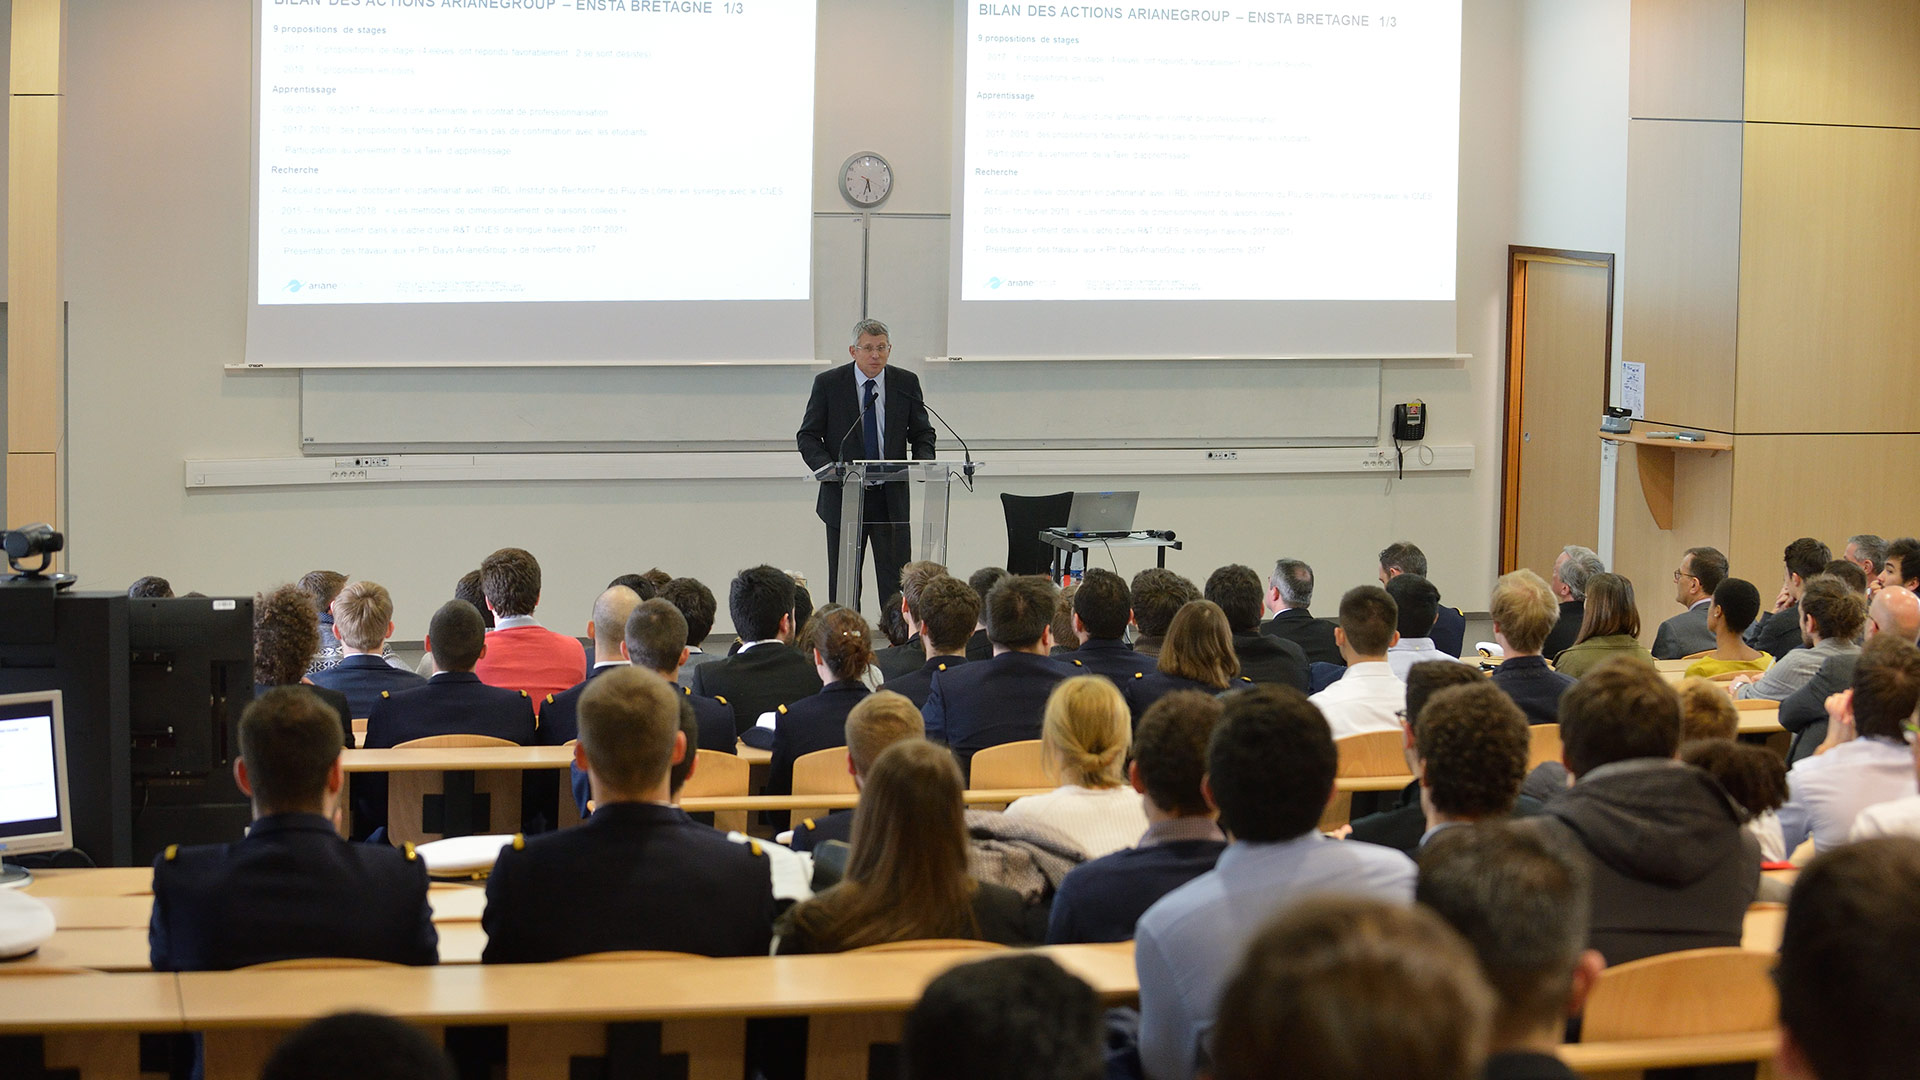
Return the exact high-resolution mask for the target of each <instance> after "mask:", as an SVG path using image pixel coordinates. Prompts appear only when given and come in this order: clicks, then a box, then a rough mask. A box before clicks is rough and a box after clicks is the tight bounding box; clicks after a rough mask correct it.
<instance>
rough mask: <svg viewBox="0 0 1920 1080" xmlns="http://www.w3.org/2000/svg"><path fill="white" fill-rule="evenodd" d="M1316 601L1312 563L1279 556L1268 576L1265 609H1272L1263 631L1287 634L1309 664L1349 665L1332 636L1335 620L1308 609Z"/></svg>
mask: <svg viewBox="0 0 1920 1080" xmlns="http://www.w3.org/2000/svg"><path fill="white" fill-rule="evenodd" d="M1312 603H1313V567H1311V566H1308V565H1307V564H1306V563H1304V562H1301V561H1300V560H1299V559H1280V560H1278V561H1277V562H1275V563H1274V564H1273V576H1271V577H1269V578H1268V579H1267V597H1266V605H1265V606H1266V609H1267V610H1268V611H1270V612H1272V613H1273V618H1271V619H1268V620H1267V621H1266V622H1265V623H1263V624H1262V625H1261V627H1260V632H1261V633H1263V634H1268V635H1271V636H1273V637H1277V638H1286V639H1287V640H1288V641H1291V642H1293V643H1294V644H1295V645H1298V646H1300V649H1301V651H1302V652H1304V653H1306V654H1307V663H1308V664H1332V665H1333V666H1335V667H1345V666H1347V661H1346V658H1345V657H1343V656H1341V655H1340V646H1339V645H1338V644H1336V643H1335V642H1334V640H1333V620H1332V619H1316V618H1314V617H1313V613H1312V612H1310V611H1308V610H1307V607H1308V605H1310V604H1312Z"/></svg>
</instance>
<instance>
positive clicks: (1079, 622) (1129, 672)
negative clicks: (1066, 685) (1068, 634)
mask: <svg viewBox="0 0 1920 1080" xmlns="http://www.w3.org/2000/svg"><path fill="white" fill-rule="evenodd" d="M1132 614H1133V594H1132V593H1131V592H1129V591H1128V589H1127V580H1126V579H1125V578H1123V577H1121V576H1120V575H1119V574H1116V573H1114V572H1113V571H1111V570H1102V569H1100V568H1099V567H1097V566H1096V567H1094V568H1093V569H1091V570H1088V571H1087V576H1086V577H1084V578H1082V579H1081V581H1080V587H1079V588H1078V589H1077V590H1075V591H1074V594H1073V603H1072V606H1071V607H1070V608H1069V609H1068V612H1067V618H1068V619H1069V620H1071V621H1072V623H1073V632H1074V633H1075V634H1076V635H1078V636H1079V638H1080V647H1079V648H1077V649H1075V650H1074V652H1073V658H1074V659H1075V660H1078V661H1080V664H1081V666H1082V667H1083V668H1084V669H1085V670H1087V671H1089V672H1092V673H1093V674H1095V675H1105V676H1106V677H1107V678H1109V679H1112V680H1113V682H1114V684H1115V685H1118V686H1125V685H1126V684H1127V680H1129V679H1131V678H1133V676H1134V673H1135V672H1146V671H1152V670H1153V669H1154V662H1153V661H1154V658H1153V657H1151V656H1148V655H1147V654H1145V653H1142V652H1136V651H1135V650H1134V648H1133V646H1131V645H1129V644H1127V641H1126V638H1127V620H1128V619H1129V618H1131V617H1132Z"/></svg>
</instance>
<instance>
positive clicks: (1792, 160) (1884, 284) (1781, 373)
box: [1629, 124, 1920, 433]
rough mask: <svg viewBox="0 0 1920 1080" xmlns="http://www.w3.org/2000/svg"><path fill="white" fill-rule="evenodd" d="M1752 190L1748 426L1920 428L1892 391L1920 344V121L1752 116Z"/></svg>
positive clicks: (1743, 293)
mask: <svg viewBox="0 0 1920 1080" xmlns="http://www.w3.org/2000/svg"><path fill="white" fill-rule="evenodd" d="M1743 187H1744V192H1743V194H1742V197H1741V211H1740V218H1741V244H1740V330H1739V334H1740V337H1739V340H1740V355H1739V377H1738V381H1737V387H1736V393H1735V400H1736V401H1737V402H1738V406H1739V407H1738V411H1737V416H1736V423H1737V424H1738V427H1737V430H1739V431H1741V432H1744V433H1767V432H1806V431H1881V432H1885V431H1916V430H1920V413H1916V412H1915V411H1914V407H1913V400H1912V397H1911V395H1909V394H1903V393H1887V392H1883V389H1884V388H1887V387H1900V386H1905V385H1906V384H1907V383H1908V382H1909V381H1910V380H1911V379H1912V374H1913V365H1914V343H1915V341H1920V303H1915V302H1914V283H1915V282H1916V281H1920V131H1910V130H1899V129H1887V128H1836V127H1811V126H1802V125H1781V124H1749V125H1747V140H1746V169H1745V183H1744V185H1743ZM1629 326H1631V323H1629ZM1629 359H1631V357H1629ZM1828 373H1835V374H1837V375H1838V376H1839V377H1840V378H1841V379H1843V380H1844V382H1842V383H1836V384H1835V390H1836V392H1833V393H1825V394H1810V393H1807V389H1808V388H1809V387H1810V386H1813V385H1816V384H1817V383H1819V382H1820V381H1822V380H1823V379H1824V378H1826V377H1827V374H1828ZM1648 379H1649V381H1650V382H1651V381H1652V372H1651V371H1649V372H1648ZM1649 396H1651V392H1650V395H1649Z"/></svg>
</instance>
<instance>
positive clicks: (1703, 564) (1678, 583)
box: [1652, 547, 1864, 660]
mask: <svg viewBox="0 0 1920 1080" xmlns="http://www.w3.org/2000/svg"><path fill="white" fill-rule="evenodd" d="M1726 580H1727V557H1726V556H1725V555H1722V554H1720V552H1719V550H1718V549H1717V548H1710V547H1695V548H1688V549H1687V551H1686V554H1684V555H1682V556H1680V565H1679V566H1678V567H1676V568H1675V569H1674V571H1673V602H1674V603H1676V604H1679V605H1680V606H1681V607H1683V608H1685V609H1686V610H1684V611H1682V612H1681V613H1680V614H1678V615H1675V616H1674V617H1673V618H1671V619H1668V620H1667V621H1666V622H1663V623H1661V624H1660V628H1659V629H1658V630H1655V631H1654V634H1653V649H1652V652H1653V658H1654V659H1655V660H1678V659H1680V658H1681V657H1683V656H1691V655H1693V654H1694V653H1697V652H1705V651H1707V650H1708V649H1711V648H1714V647H1715V643H1716V641H1717V640H1718V638H1717V636H1716V635H1715V634H1714V632H1713V629H1712V627H1710V626H1708V625H1707V609H1708V607H1709V606H1710V605H1711V604H1712V603H1713V594H1714V593H1715V592H1717V591H1719V589H1720V586H1721V584H1722V583H1723V582H1725V581H1726ZM1863 588H1864V586H1863ZM1758 599H1759V594H1757V593H1756V594H1755V602H1756V604H1757V603H1758ZM1742 629H1745V628H1744V627H1743V628H1742Z"/></svg>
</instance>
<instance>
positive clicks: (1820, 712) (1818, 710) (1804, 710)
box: [1780, 653, 1860, 765]
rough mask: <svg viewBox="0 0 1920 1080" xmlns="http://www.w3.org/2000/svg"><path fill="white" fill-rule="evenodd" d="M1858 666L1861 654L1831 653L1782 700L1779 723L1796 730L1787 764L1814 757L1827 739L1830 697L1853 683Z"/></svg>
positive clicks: (1790, 729)
mask: <svg viewBox="0 0 1920 1080" xmlns="http://www.w3.org/2000/svg"><path fill="white" fill-rule="evenodd" d="M1859 665H1860V654H1859V653H1847V654H1845V655H1842V656H1830V657H1828V658H1827V660H1826V662H1825V663H1823V664H1821V665H1820V670H1818V671H1816V672H1814V673H1813V678H1811V679H1809V680H1807V684H1806V685H1805V686H1802V687H1801V688H1800V689H1798V690H1795V691H1794V692H1793V693H1791V694H1788V695H1787V699H1786V700H1785V701H1782V702H1781V703H1780V726H1781V727H1783V728H1786V729H1787V730H1788V731H1791V732H1793V748H1792V751H1791V752H1790V753H1788V754H1787V764H1788V765H1792V764H1793V763H1794V762H1796V761H1799V760H1800V759H1801V758H1804V757H1812V756H1813V752H1814V751H1815V750H1818V749H1820V744H1821V743H1823V742H1825V741H1827V698H1828V697H1829V696H1830V695H1833V694H1837V693H1839V692H1840V691H1842V690H1845V689H1847V688H1848V687H1850V686H1852V685H1853V673H1854V670H1855V669H1856V668H1857V667H1859Z"/></svg>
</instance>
